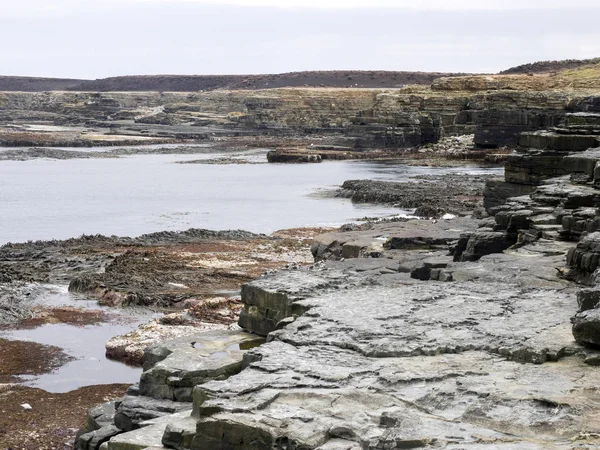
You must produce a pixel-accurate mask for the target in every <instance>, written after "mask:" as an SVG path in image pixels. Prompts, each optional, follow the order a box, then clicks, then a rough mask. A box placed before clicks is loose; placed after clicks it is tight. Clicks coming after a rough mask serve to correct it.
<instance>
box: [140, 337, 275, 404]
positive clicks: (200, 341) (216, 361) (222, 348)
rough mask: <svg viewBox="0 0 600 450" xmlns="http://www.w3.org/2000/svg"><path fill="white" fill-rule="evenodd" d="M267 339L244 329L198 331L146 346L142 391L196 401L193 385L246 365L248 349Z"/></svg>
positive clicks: (233, 371)
mask: <svg viewBox="0 0 600 450" xmlns="http://www.w3.org/2000/svg"><path fill="white" fill-rule="evenodd" d="M263 342H264V339H262V338H260V337H258V336H256V335H251V334H249V333H244V332H240V331H233V330H232V331H220V332H205V333H196V334H195V335H191V336H186V337H185V338H180V339H176V340H172V341H168V342H165V343H162V344H159V345H157V346H155V347H151V348H149V349H147V350H146V352H145V355H144V372H143V373H142V375H141V377H140V384H139V392H140V394H141V395H146V396H150V397H153V398H164V399H169V400H175V401H179V402H191V401H192V389H193V388H194V386H196V385H198V384H201V383H203V382H205V381H209V380H214V379H225V378H228V377H229V376H231V375H233V374H236V373H238V372H239V371H240V370H241V369H242V359H243V355H244V353H245V351H246V350H248V349H250V348H252V347H253V346H256V345H260V344H261V343H263Z"/></svg>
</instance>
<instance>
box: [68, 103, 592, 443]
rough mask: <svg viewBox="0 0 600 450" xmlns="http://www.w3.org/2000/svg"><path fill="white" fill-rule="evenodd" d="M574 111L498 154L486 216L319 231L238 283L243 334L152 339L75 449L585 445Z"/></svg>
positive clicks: (583, 294) (588, 169)
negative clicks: (296, 260)
mask: <svg viewBox="0 0 600 450" xmlns="http://www.w3.org/2000/svg"><path fill="white" fill-rule="evenodd" d="M577 117H578V116H575V118H574V119H571V116H567V117H566V119H565V121H564V122H562V123H561V125H560V127H559V129H558V130H559V131H561V130H562V133H560V132H559V133H557V134H558V136H556V137H552V138H548V139H547V140H546V142H548V145H547V147H546V148H544V149H542V148H536V149H534V150H532V149H530V148H528V147H526V146H523V147H522V148H521V149H520V150H519V152H518V153H517V154H515V155H512V156H511V157H510V158H511V159H519V158H521V159H523V158H525V157H528V156H530V157H532V158H538V159H542V160H544V158H546V159H545V160H544V161H545V162H546V163H545V164H544V165H543V166H542V167H543V168H540V165H534V166H533V167H534V168H535V169H536V170H535V171H532V172H525V171H523V170H522V168H523V166H518V165H517V164H514V163H513V164H511V163H510V161H509V163H508V164H507V168H506V175H505V180H504V181H500V180H490V181H488V188H487V189H486V191H487V192H488V193H492V194H493V195H492V198H493V202H490V201H488V202H486V204H487V208H486V209H487V210H486V211H485V213H483V212H481V213H480V214H479V215H480V217H483V218H480V219H476V218H475V217H473V216H472V215H471V216H465V217H458V218H448V219H446V220H444V219H441V220H406V221H401V222H391V223H381V224H372V225H370V226H368V227H366V228H363V229H360V228H358V229H357V228H356V227H344V228H343V229H342V230H339V231H338V232H335V233H328V234H324V235H321V236H317V237H316V238H315V239H314V241H313V245H312V249H311V250H312V253H313V257H314V259H315V261H316V262H315V263H314V264H312V265H309V266H304V267H298V266H294V267H290V268H288V269H286V270H279V271H276V272H274V273H270V274H266V275H263V276H262V277H260V278H258V279H256V280H254V281H251V282H249V283H247V284H245V285H244V286H243V287H242V291H241V292H242V303H243V310H242V312H241V314H240V319H239V322H238V324H239V326H240V327H241V328H242V329H243V330H244V331H233V330H232V331H228V332H226V333H225V334H224V335H223V334H218V333H217V334H215V333H214V332H211V333H203V334H199V335H196V336H194V337H188V338H186V339H184V340H183V341H173V342H170V343H162V344H159V345H158V346H155V347H152V348H150V349H148V350H147V351H146V353H145V355H144V361H145V362H144V373H143V375H142V377H141V379H140V383H139V385H137V386H134V387H132V388H130V389H129V391H128V394H127V395H126V396H125V397H124V398H123V400H121V401H119V402H117V403H116V404H106V405H105V407H104V408H105V409H104V410H103V411H105V412H104V413H103V415H102V416H101V417H102V419H101V420H99V419H97V418H98V417H100V416H98V415H96V414H97V413H95V412H93V413H90V416H89V420H88V422H89V423H88V426H87V427H86V428H85V429H84V430H82V433H84V434H82V435H81V437H80V438H79V440H78V441H77V446H78V447H77V448H80V449H96V448H101V449H102V450H105V449H106V450H121V449H128V450H129V449H145V448H165V449H166V448H173V449H196V450H198V449H207V450H208V449H211V450H212V449H223V450H225V449H227V450H230V449H240V450H241V449H257V450H258V449H271V448H288V449H291V448H298V449H299V448H305V449H320V450H325V449H328V450H329V449H348V450H349V449H367V448H368V449H373V450H375V449H384V448H450V449H482V450H483V449H491V448H494V449H507V450H508V449H517V448H518V449H548V448H553V449H592V448H596V447H598V445H600V440H599V436H600V421H599V420H598V412H599V410H598V393H597V386H598V382H599V381H600V378H599V377H600V372H598V369H597V367H596V366H597V365H599V364H600V363H599V361H600V352H599V351H598V347H597V345H598V343H599V342H600V340H599V339H598V336H600V327H599V326H598V323H600V321H599V320H598V317H597V314H596V312H597V311H598V309H597V305H598V298H599V296H598V293H597V289H596V287H595V283H596V280H597V266H598V265H599V264H600V262H599V261H600V258H599V257H598V242H600V233H598V232H597V230H599V229H600V228H599V225H598V224H599V223H600V221H599V220H598V211H597V208H598V198H599V197H598V190H597V176H598V174H597V171H596V164H598V163H599V162H600V157H599V156H598V153H597V151H596V150H594V149H589V150H587V149H586V150H583V151H582V149H580V148H579V143H580V142H582V141H585V142H588V140H589V137H590V136H592V137H595V138H593V139H592V142H595V141H594V139H597V136H598V135H600V128H598V127H596V126H589V127H588V130H587V131H586V133H584V135H585V137H574V138H573V139H570V140H568V142H569V143H568V144H565V140H564V139H563V138H562V137H561V136H563V135H565V134H568V133H569V132H570V131H573V130H574V125H573V120H578V119H576V118H577ZM597 117H598V114H591V113H589V114H588V115H587V116H586V118H585V120H586V123H590V122H593V123H596V122H594V121H595V120H597ZM598 123H600V122H598ZM554 132H555V133H556V130H555V131H554ZM578 133H579V131H578ZM571 135H573V133H571ZM525 136H527V135H522V139H524V141H522V142H523V143H525V142H531V141H530V140H527V139H529V138H528V137H525ZM557 172H562V173H564V175H562V176H560V177H556V176H555V175H556V174H557ZM517 175H518V176H517ZM502 183H504V184H502ZM523 186H527V189H528V190H529V191H528V193H523V191H522V189H524V188H523ZM511 192H512V193H515V192H516V193H517V196H516V197H515V196H514V195H513V194H511ZM486 215H487V217H486ZM582 288H583V289H582ZM254 336H265V337H266V341H267V342H266V343H265V344H262V345H259V346H257V347H254V348H251V349H248V350H245V349H243V348H244V347H243V343H244V342H245V341H246V340H248V339H252V338H253V337H254ZM232 340H233V341H232ZM234 341H235V342H238V343H239V344H238V346H234V347H228V348H231V349H232V350H230V351H229V352H223V346H219V345H220V344H219V345H217V346H216V347H215V344H214V343H215V342H224V344H223V345H225V346H227V345H230V343H231V342H234ZM211 343H212V344H211ZM233 349H236V350H237V349H239V350H240V351H239V352H238V353H232V351H233ZM196 350H197V351H196ZM179 352H183V353H181V354H180V353H179ZM183 355H185V356H183ZM191 355H193V356H191ZM215 355H219V356H218V357H217V356H215ZM192 357H193V358H197V359H195V360H194V363H193V367H189V368H187V369H186V368H185V367H187V366H186V364H187V361H189V359H190V358H192ZM215 359H217V360H221V363H220V364H216V365H215ZM192 373H193V374H197V375H192ZM223 378H225V379H223ZM192 379H194V380H195V381H194V382H192V381H191V380H192ZM196 382H197V383H199V384H197V385H195V387H193V389H192V391H191V392H192V395H191V398H190V396H189V393H190V389H191V387H192V384H194V383H196ZM189 400H191V402H190V401H189ZM157 402H159V403H160V404H161V405H165V406H164V408H165V409H159V408H158V404H159V403H157ZM167 409H168V411H167ZM113 416H114V418H112V417H113Z"/></svg>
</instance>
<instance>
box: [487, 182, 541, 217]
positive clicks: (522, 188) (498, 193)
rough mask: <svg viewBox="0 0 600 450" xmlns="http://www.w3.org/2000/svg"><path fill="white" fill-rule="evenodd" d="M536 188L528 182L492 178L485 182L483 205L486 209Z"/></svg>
mask: <svg viewBox="0 0 600 450" xmlns="http://www.w3.org/2000/svg"><path fill="white" fill-rule="evenodd" d="M534 189H535V188H534V187H533V186H530V185H527V184H517V183H508V182H506V181H504V179H496V178H493V179H490V180H487V181H486V182H485V188H484V190H483V206H484V208H485V209H486V211H488V210H490V209H491V208H495V207H497V206H500V205H503V204H504V203H505V202H506V200H507V199H508V198H510V197H520V196H522V195H527V194H530V193H531V192H533V190H534Z"/></svg>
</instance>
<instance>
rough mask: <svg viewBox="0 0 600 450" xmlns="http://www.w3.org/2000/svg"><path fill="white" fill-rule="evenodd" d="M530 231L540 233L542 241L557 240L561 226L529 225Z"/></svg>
mask: <svg viewBox="0 0 600 450" xmlns="http://www.w3.org/2000/svg"><path fill="white" fill-rule="evenodd" d="M531 229H532V230H537V231H539V232H541V234H542V236H541V237H542V238H543V239H558V238H559V237H560V232H561V231H562V230H563V227H562V225H541V224H539V225H538V224H535V225H531Z"/></svg>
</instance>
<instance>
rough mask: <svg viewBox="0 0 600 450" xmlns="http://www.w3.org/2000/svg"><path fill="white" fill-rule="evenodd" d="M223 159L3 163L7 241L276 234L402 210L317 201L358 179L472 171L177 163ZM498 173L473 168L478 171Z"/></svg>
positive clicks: (1, 224)
mask: <svg viewBox="0 0 600 450" xmlns="http://www.w3.org/2000/svg"><path fill="white" fill-rule="evenodd" d="M207 157H214V155H208V156H207V155H135V156H127V157H122V158H118V159H72V160H31V161H0V244H4V243H6V242H23V241H27V240H38V239H64V238H69V237H76V236H80V235H81V234H95V233H101V234H106V235H119V236H137V235H140V234H143V233H149V232H154V231H161V230H185V229H188V228H192V227H193V228H209V229H221V230H223V229H244V230H249V231H254V232H261V233H270V232H273V231H275V230H278V229H282V228H292V227H300V226H335V225H340V224H342V223H345V222H348V221H351V220H354V219H357V218H360V217H364V216H383V215H387V214H391V213H398V212H401V211H398V210H397V209H393V208H390V207H386V206H369V205H355V204H352V202H351V201H349V200H347V199H339V198H327V197H324V196H321V195H318V194H319V192H321V191H322V190H324V189H333V188H335V187H337V186H338V185H340V184H341V183H343V182H344V181H345V180H349V179H361V178H376V179H381V180H396V181H398V180H405V179H407V178H408V177H410V176H411V175H415V174H423V173H443V172H449V171H453V172H456V171H463V172H464V171H465V169H431V168H430V169H428V168H418V167H409V166H405V165H401V164H389V163H376V162H360V161H341V162H323V163H320V164H244V165H231V164H230V165H207V164H176V162H177V161H185V160H197V159H201V158H207ZM478 170H479V171H489V169H469V172H473V171H478Z"/></svg>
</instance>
